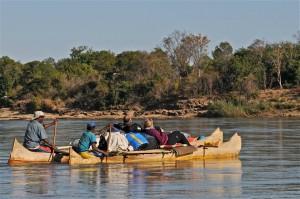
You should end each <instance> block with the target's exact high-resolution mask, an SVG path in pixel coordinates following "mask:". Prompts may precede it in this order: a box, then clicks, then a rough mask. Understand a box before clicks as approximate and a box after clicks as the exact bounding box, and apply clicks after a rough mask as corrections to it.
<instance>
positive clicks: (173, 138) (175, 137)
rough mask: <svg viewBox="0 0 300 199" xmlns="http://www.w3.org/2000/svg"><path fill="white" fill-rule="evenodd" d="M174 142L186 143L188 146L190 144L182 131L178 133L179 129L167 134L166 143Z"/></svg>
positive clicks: (171, 143)
mask: <svg viewBox="0 0 300 199" xmlns="http://www.w3.org/2000/svg"><path fill="white" fill-rule="evenodd" d="M176 143H181V144H187V145H188V146H190V145H191V144H190V143H189V141H188V140H187V139H186V137H185V136H184V135H183V134H182V133H180V132H179V131H174V132H172V133H170V134H168V142H167V144H169V145H173V144H176Z"/></svg>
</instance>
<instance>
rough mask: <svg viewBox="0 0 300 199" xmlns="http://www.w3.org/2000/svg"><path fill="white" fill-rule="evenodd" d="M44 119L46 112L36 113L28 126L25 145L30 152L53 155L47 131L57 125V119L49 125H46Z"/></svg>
mask: <svg viewBox="0 0 300 199" xmlns="http://www.w3.org/2000/svg"><path fill="white" fill-rule="evenodd" d="M44 119H45V114H44V112H42V111H35V112H34V115H33V118H32V120H31V121H30V122H29V123H28V125H27V128H26V132H25V136H24V143H23V145H24V146H25V147H26V148H27V149H29V150H30V151H33V152H45V153H51V152H52V150H53V145H52V143H51V142H50V141H49V140H48V135H47V133H46V130H45V129H47V128H49V127H50V126H53V125H56V124H57V119H54V120H53V122H51V123H49V124H44Z"/></svg>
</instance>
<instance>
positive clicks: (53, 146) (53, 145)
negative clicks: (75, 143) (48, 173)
mask: <svg viewBox="0 0 300 199" xmlns="http://www.w3.org/2000/svg"><path fill="white" fill-rule="evenodd" d="M56 130H57V121H55V125H54V135H53V141H52V148H53V149H52V153H51V155H50V157H49V160H48V161H49V162H50V161H51V159H52V157H54V149H55V141H56Z"/></svg>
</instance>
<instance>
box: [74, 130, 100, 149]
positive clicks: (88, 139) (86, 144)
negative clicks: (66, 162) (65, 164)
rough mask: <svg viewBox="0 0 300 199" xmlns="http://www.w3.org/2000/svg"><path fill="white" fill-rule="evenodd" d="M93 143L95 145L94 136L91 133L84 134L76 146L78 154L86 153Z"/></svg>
mask: <svg viewBox="0 0 300 199" xmlns="http://www.w3.org/2000/svg"><path fill="white" fill-rule="evenodd" d="M93 143H97V140H96V136H95V134H94V133H92V132H91V131H86V132H84V133H83V134H82V136H81V138H80V140H79V144H78V150H79V152H85V151H88V150H89V148H90V146H91V145H92V144H93Z"/></svg>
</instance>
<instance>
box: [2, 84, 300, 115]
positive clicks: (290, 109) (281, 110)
mask: <svg viewBox="0 0 300 199" xmlns="http://www.w3.org/2000/svg"><path fill="white" fill-rule="evenodd" d="M220 99H222V96H215V97H208V96H204V97H201V98H197V99H187V100H180V101H178V102H177V103H176V104H175V106H174V107H176V108H175V109H171V110H170V109H156V110H151V111H144V110H143V109H142V108H139V109H137V110H134V112H135V118H146V117H151V118H155V119H186V118H194V117H204V116H205V117H207V116H208V117H209V116H210V115H208V114H206V113H207V111H208V109H209V104H210V103H212V102H214V101H217V100H220ZM251 101H252V102H255V103H257V102H258V103H260V104H263V105H264V106H266V107H267V108H266V107H263V108H260V110H259V111H257V112H256V113H255V114H252V115H251V114H249V115H246V116H244V117H262V118H263V117H269V118H270V117H300V88H296V89H281V90H264V91H260V92H259V93H258V96H257V97H256V98H255V99H252V100H251ZM251 101H249V102H251ZM253 108H257V107H253ZM126 111H128V110H105V111H84V110H78V109H64V110H63V111H61V112H60V113H59V114H58V113H46V116H47V118H60V119H121V118H123V116H124V113H125V112H126ZM31 118H32V114H25V113H21V112H19V111H16V110H12V109H9V108H1V109H0V120H30V119H31Z"/></svg>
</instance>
